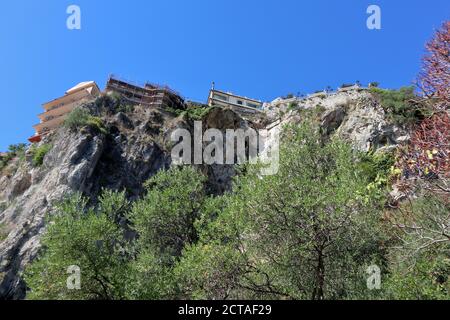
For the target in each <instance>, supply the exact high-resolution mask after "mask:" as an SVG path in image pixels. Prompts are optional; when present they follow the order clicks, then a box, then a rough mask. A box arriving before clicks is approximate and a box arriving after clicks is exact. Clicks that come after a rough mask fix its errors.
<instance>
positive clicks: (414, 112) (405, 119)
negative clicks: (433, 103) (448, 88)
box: [370, 87, 425, 125]
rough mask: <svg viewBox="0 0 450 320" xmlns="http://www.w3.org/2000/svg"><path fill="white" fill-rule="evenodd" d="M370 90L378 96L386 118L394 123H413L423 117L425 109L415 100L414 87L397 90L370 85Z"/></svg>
mask: <svg viewBox="0 0 450 320" xmlns="http://www.w3.org/2000/svg"><path fill="white" fill-rule="evenodd" d="M370 92H371V93H373V94H374V95H375V96H376V97H378V98H379V100H380V103H381V106H382V107H383V109H384V111H385V112H386V114H387V116H388V118H389V119H390V120H391V121H393V122H394V123H396V124H400V125H401V124H414V123H417V121H418V120H420V119H421V118H422V117H423V113H424V112H425V110H424V109H423V107H422V106H421V105H420V104H419V103H418V102H416V99H417V96H416V95H415V93H414V87H403V88H400V89H399V90H386V89H380V88H376V87H371V88H370Z"/></svg>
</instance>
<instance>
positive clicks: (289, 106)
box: [287, 102, 298, 111]
mask: <svg viewBox="0 0 450 320" xmlns="http://www.w3.org/2000/svg"><path fill="white" fill-rule="evenodd" d="M297 107H298V103H297V102H290V103H289V105H288V108H287V109H288V111H292V110H294V109H296V108H297Z"/></svg>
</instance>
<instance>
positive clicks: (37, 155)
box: [30, 144, 52, 167]
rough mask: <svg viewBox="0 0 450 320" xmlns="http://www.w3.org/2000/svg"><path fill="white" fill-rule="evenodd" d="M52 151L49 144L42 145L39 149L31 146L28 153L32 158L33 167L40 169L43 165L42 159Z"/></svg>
mask: <svg viewBox="0 0 450 320" xmlns="http://www.w3.org/2000/svg"><path fill="white" fill-rule="evenodd" d="M51 149H52V145H51V144H42V145H40V146H39V147H36V146H32V147H31V149H30V152H31V154H32V156H33V160H32V163H33V166H35V167H40V166H42V165H43V164H44V157H45V156H46V154H47V153H48V152H49V151H50V150H51Z"/></svg>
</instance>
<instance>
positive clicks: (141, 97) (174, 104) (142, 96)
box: [105, 76, 185, 109]
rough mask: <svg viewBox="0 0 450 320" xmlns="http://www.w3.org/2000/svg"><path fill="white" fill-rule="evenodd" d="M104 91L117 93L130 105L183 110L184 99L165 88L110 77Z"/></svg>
mask: <svg viewBox="0 0 450 320" xmlns="http://www.w3.org/2000/svg"><path fill="white" fill-rule="evenodd" d="M105 91H106V92H107V93H108V92H117V93H119V94H120V95H121V96H122V98H124V99H126V100H128V101H129V102H131V103H135V104H140V105H144V106H152V107H166V108H173V109H185V103H184V99H183V98H182V97H181V95H180V94H178V93H177V92H175V91H174V90H172V89H170V88H169V87H167V86H161V85H157V84H152V83H148V82H147V83H146V84H145V85H138V84H133V83H131V82H129V81H125V80H122V79H119V78H118V77H115V76H110V77H109V79H108V82H107V83H106V89H105Z"/></svg>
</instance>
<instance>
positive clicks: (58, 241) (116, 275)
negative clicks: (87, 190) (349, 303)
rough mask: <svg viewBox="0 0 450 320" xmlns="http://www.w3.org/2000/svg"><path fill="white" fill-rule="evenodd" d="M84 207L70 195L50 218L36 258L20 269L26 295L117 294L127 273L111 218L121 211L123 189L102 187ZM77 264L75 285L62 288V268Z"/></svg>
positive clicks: (106, 296)
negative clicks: (92, 202) (95, 203)
mask: <svg viewBox="0 0 450 320" xmlns="http://www.w3.org/2000/svg"><path fill="white" fill-rule="evenodd" d="M99 200H100V201H99V205H98V206H97V207H95V208H88V206H87V199H85V198H83V197H82V196H81V195H79V194H76V195H74V196H72V197H70V198H68V199H67V200H65V201H63V202H62V203H61V204H60V205H59V206H58V207H57V209H56V213H55V214H53V215H52V216H51V217H50V222H51V223H50V224H49V227H48V231H47V233H46V234H45V235H44V236H43V238H42V246H43V250H42V252H41V254H40V257H39V259H38V260H37V261H35V262H34V263H33V264H32V265H31V266H30V267H29V268H28V269H27V270H26V273H25V280H26V283H27V285H28V286H29V288H30V292H29V294H28V298H29V299H62V300H66V299H87V300H88V299H123V298H125V290H126V284H127V278H128V270H129V265H128V254H127V250H126V248H127V243H126V241H125V239H124V236H123V231H122V230H121V228H120V227H119V226H118V224H117V223H116V219H117V218H118V217H119V216H120V215H122V214H123V212H125V211H126V210H127V207H128V205H129V204H128V202H127V200H126V199H125V195H124V193H114V192H110V191H106V192H105V193H104V194H103V195H102V196H101V197H100V199H99ZM70 266H78V267H79V268H80V271H81V274H80V275H81V288H80V290H76V289H75V290H71V289H69V288H68V287H67V278H68V277H69V274H68V273H67V270H68V268H69V267H70Z"/></svg>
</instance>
